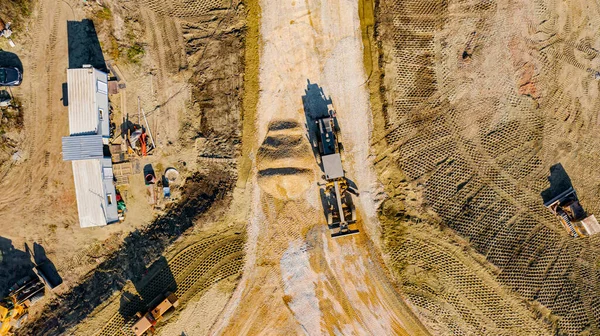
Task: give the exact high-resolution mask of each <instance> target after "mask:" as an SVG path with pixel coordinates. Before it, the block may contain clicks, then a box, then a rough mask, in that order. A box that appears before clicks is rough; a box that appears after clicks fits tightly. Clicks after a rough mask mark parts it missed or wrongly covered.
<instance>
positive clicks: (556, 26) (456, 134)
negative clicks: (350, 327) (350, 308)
mask: <svg viewBox="0 0 600 336" xmlns="http://www.w3.org/2000/svg"><path fill="white" fill-rule="evenodd" d="M598 10H599V8H598V7H597V6H596V4H589V3H584V2H579V1H571V2H568V3H565V2H555V1H544V0H539V1H516V2H515V1H472V2H465V1H444V2H441V1H417V0H415V1H396V0H382V1H380V3H379V6H378V8H377V21H378V27H377V36H378V43H379V46H380V51H381V57H380V61H379V62H380V65H381V67H382V69H383V71H384V75H385V76H384V77H383V79H382V81H381V88H382V91H381V92H383V93H382V97H381V98H382V99H383V102H384V104H383V115H382V116H383V118H384V120H385V122H384V129H383V130H381V131H379V132H378V133H377V134H376V135H375V139H374V141H375V145H376V146H378V148H379V149H378V159H377V161H378V163H377V167H378V171H379V173H380V178H381V180H382V181H383V182H384V183H385V184H386V192H387V193H388V195H389V197H390V198H389V199H388V200H387V201H386V202H385V203H384V205H383V207H382V209H381V216H382V220H383V221H384V223H386V224H384V227H383V240H384V248H385V250H386V254H387V257H388V262H389V263H388V264H389V265H391V267H392V268H393V269H395V271H396V273H397V279H398V281H399V286H400V288H401V290H402V291H403V292H405V293H406V294H407V297H408V301H409V302H410V303H411V304H412V305H413V306H414V307H416V311H417V313H418V315H419V317H420V318H421V319H422V320H423V321H424V322H425V323H426V324H427V325H428V326H430V327H431V328H432V329H433V330H435V332H436V333H437V334H443V335H464V334H477V335H483V334H485V335H488V334H489V335H517V334H522V335H542V334H565V335H595V334H598V333H600V303H599V302H600V301H599V300H600V299H599V295H600V264H599V262H598V261H599V260H598V255H599V254H598V252H599V249H600V240H599V239H600V238H599V237H597V236H596V237H591V238H578V239H576V238H572V237H570V236H568V235H567V233H566V232H565V231H564V229H563V228H562V226H561V225H560V223H559V221H558V220H557V218H555V217H554V216H553V215H552V214H551V213H550V212H549V211H548V210H547V209H546V208H544V206H543V201H542V197H541V196H540V193H541V192H542V191H543V190H544V189H546V188H548V186H549V183H548V180H547V176H548V175H549V169H550V167H551V166H552V165H555V164H557V163H561V164H562V165H563V166H564V168H565V169H566V171H567V173H568V174H569V176H570V178H571V181H572V183H573V186H574V187H575V189H576V190H577V193H578V195H579V197H580V201H581V203H582V204H583V206H584V208H585V209H586V210H587V211H588V212H589V213H596V214H597V213H598V210H599V208H598V204H599V203H598V201H597V200H598V197H600V194H598V192H599V190H600V189H599V186H600V178H599V176H600V174H599V171H598V169H599V168H598V165H597V164H595V161H596V159H597V157H598V148H599V147H598V146H597V144H596V142H597V137H596V136H595V134H596V133H597V131H598V112H597V107H598V102H599V100H598V81H597V79H596V78H595V77H594V74H595V73H596V72H597V69H598V58H597V51H596V49H595V45H596V44H597V41H596V40H597V33H596V32H597V27H598V25H599V24H600V21H598V19H597V18H598ZM550 311H551V313H550Z"/></svg>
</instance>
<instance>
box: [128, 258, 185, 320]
mask: <svg viewBox="0 0 600 336" xmlns="http://www.w3.org/2000/svg"><path fill="white" fill-rule="evenodd" d="M134 286H135V290H136V292H137V294H136V293H130V292H124V293H123V295H122V296H121V299H120V307H119V314H121V316H122V317H123V319H125V321H128V320H131V319H135V317H134V316H135V314H136V313H138V312H139V313H141V314H142V315H143V314H145V313H146V312H148V311H149V310H151V309H152V308H154V307H156V305H158V304H159V303H160V302H161V301H162V300H164V299H165V298H166V297H167V296H168V293H175V291H176V290H177V283H176V281H175V276H174V275H173V272H172V271H171V268H170V266H169V263H168V262H167V259H166V258H165V257H163V256H161V257H160V258H159V259H158V260H157V261H155V262H154V263H153V264H152V265H151V266H150V267H148V268H147V269H146V270H145V271H144V275H143V277H142V278H141V279H140V280H139V281H137V282H135V283H134Z"/></svg>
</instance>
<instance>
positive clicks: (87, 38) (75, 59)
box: [67, 19, 108, 72]
mask: <svg viewBox="0 0 600 336" xmlns="http://www.w3.org/2000/svg"><path fill="white" fill-rule="evenodd" d="M67 38H68V44H69V69H74V68H81V67H83V65H84V64H89V65H91V66H93V67H94V68H96V69H99V70H102V71H104V72H108V69H107V66H106V61H105V59H104V55H103V54H102V47H101V46H100V41H99V40H98V34H97V33H96V28H95V26H94V22H93V21H92V20H90V19H84V20H81V21H67Z"/></svg>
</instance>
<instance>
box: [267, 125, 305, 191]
mask: <svg viewBox="0 0 600 336" xmlns="http://www.w3.org/2000/svg"><path fill="white" fill-rule="evenodd" d="M256 161H257V167H258V184H259V186H260V187H261V189H262V190H263V191H265V192H266V193H268V194H270V195H272V196H273V197H276V198H279V199H294V198H297V197H298V196H300V195H302V193H303V192H304V191H306V190H307V189H308V188H309V187H310V186H311V185H312V184H313V182H314V180H315V174H314V171H313V169H312V166H313V165H314V158H313V157H312V155H311V149H310V145H309V144H308V142H307V141H306V137H305V135H304V130H303V128H302V127H301V125H300V123H298V122H297V121H294V120H277V121H274V122H271V124H269V130H268V132H267V136H266V138H265V140H264V142H263V143H262V145H261V146H260V148H259V149H258V153H257V160H256Z"/></svg>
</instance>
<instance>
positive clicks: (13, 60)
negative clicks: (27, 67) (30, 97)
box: [0, 50, 23, 73]
mask: <svg viewBox="0 0 600 336" xmlns="http://www.w3.org/2000/svg"><path fill="white" fill-rule="evenodd" d="M0 67H14V68H17V69H19V71H20V72H21V73H23V63H21V59H20V58H19V56H17V54H15V53H11V52H9V51H4V50H0Z"/></svg>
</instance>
